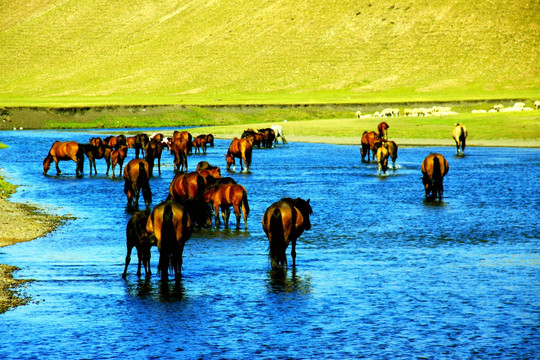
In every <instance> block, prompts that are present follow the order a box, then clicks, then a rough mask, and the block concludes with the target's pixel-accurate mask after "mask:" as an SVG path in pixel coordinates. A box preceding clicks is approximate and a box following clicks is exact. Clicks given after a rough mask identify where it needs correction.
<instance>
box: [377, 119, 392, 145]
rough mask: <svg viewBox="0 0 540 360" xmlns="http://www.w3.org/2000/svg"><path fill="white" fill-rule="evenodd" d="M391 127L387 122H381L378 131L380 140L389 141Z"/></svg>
mask: <svg viewBox="0 0 540 360" xmlns="http://www.w3.org/2000/svg"><path fill="white" fill-rule="evenodd" d="M389 127H390V126H389V125H388V124H387V123H386V122H385V121H383V122H380V123H379V125H377V131H378V132H379V138H380V139H385V140H388V128H389Z"/></svg>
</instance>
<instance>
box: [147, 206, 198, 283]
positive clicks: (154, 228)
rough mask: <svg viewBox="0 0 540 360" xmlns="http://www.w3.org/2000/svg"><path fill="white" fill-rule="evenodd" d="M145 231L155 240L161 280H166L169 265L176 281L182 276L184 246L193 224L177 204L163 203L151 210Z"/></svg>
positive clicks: (183, 209) (182, 207)
mask: <svg viewBox="0 0 540 360" xmlns="http://www.w3.org/2000/svg"><path fill="white" fill-rule="evenodd" d="M146 231H147V232H149V233H153V234H154V236H155V238H156V245H157V247H158V249H159V253H160V254H159V267H158V272H159V271H161V280H162V281H166V280H168V278H169V274H168V270H169V264H170V266H171V268H172V269H173V271H174V276H175V278H176V279H178V278H179V277H180V276H181V275H182V262H183V260H182V254H183V252H184V245H185V243H186V241H187V240H188V239H189V238H190V236H191V233H192V232H193V222H192V220H191V218H190V216H189V214H188V211H187V210H186V209H185V208H184V206H182V205H181V204H179V203H176V202H174V201H165V202H163V203H161V204H159V205H157V206H156V207H154V209H153V210H152V214H151V215H150V217H149V218H148V221H147V222H146Z"/></svg>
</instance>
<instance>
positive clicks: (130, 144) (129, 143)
mask: <svg viewBox="0 0 540 360" xmlns="http://www.w3.org/2000/svg"><path fill="white" fill-rule="evenodd" d="M126 145H127V147H128V148H130V149H131V148H133V147H135V136H128V137H127V138H126Z"/></svg>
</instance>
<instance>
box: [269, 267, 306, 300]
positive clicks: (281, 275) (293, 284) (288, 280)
mask: <svg viewBox="0 0 540 360" xmlns="http://www.w3.org/2000/svg"><path fill="white" fill-rule="evenodd" d="M287 275H288V274H287V270H285V269H272V270H269V271H268V279H267V281H268V286H267V288H268V292H269V293H273V294H279V293H300V294H309V293H310V292H311V290H312V287H311V279H310V278H309V277H308V278H306V279H303V278H302V277H300V276H298V275H296V268H293V269H292V274H291V276H287Z"/></svg>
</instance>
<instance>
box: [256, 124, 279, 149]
mask: <svg viewBox="0 0 540 360" xmlns="http://www.w3.org/2000/svg"><path fill="white" fill-rule="evenodd" d="M257 131H259V132H260V133H262V134H263V135H264V142H263V145H264V147H267V148H271V147H272V146H273V145H274V139H275V138H276V133H275V132H274V130H272V129H271V128H265V129H259V130H257Z"/></svg>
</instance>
